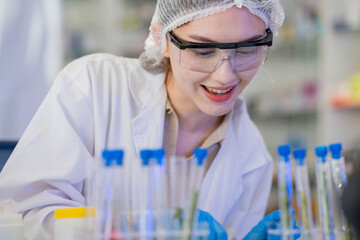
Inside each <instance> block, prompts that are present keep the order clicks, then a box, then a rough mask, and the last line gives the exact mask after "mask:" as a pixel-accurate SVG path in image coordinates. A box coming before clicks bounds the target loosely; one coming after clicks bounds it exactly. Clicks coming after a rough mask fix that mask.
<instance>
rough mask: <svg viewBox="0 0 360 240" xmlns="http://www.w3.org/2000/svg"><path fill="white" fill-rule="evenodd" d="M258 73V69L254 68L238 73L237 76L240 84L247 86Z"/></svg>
mask: <svg viewBox="0 0 360 240" xmlns="http://www.w3.org/2000/svg"><path fill="white" fill-rule="evenodd" d="M258 71H259V68H255V69H253V70H250V71H246V72H241V73H238V74H237V76H238V78H239V79H240V80H241V81H242V82H244V85H245V86H247V85H248V84H249V83H250V82H251V80H252V79H253V78H254V76H255V74H256V73H257V72H258Z"/></svg>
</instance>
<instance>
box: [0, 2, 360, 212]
mask: <svg viewBox="0 0 360 240" xmlns="http://www.w3.org/2000/svg"><path fill="white" fill-rule="evenodd" d="M281 2H282V4H283V6H284V8H285V13H286V19H285V22H284V24H283V27H282V28H281V30H280V32H279V35H278V36H277V38H276V39H275V44H274V47H273V49H272V51H271V54H270V56H269V57H268V60H267V62H266V64H265V65H264V66H263V67H262V69H261V70H260V72H259V74H258V75H257V76H256V77H255V79H254V80H253V81H252V83H251V84H250V85H249V87H248V88H247V89H246V90H245V92H244V93H243V97H244V98H245V99H246V100H247V103H248V110H249V113H250V115H251V117H252V119H253V120H254V122H255V123H256V124H257V126H258V128H259V129H260V131H261V133H262V134H263V137H264V140H265V142H266V144H267V147H268V149H269V151H270V154H271V155H272V156H273V158H274V159H276V158H277V146H279V145H282V144H290V145H291V147H292V148H293V149H297V148H306V149H307V150H308V155H307V160H308V165H309V166H310V178H311V182H312V183H313V184H312V186H315V184H314V178H315V177H314V172H313V168H314V158H315V157H314V151H313V149H314V147H315V146H317V145H329V144H330V143H334V142H341V143H342V144H343V147H344V155H345V160H346V164H347V173H348V174H349V175H351V173H352V172H353V171H354V169H355V168H356V166H357V164H358V161H359V159H360V158H359V155H360V150H359V149H360V130H358V129H359V128H358V127H359V125H360V1H359V0H346V1H336V0H328V1H325V0H321V1H312V0H286V1H285V0H283V1H281ZM155 3H156V1H155V0H101V1H100V0H0V114H1V118H0V141H2V142H16V141H17V140H18V139H19V138H20V136H21V135H22V133H23V131H24V130H25V128H26V126H27V124H28V123H29V122H30V120H31V118H32V116H33V115H34V113H35V112H36V109H37V108H38V107H39V105H40V104H41V101H42V100H43V98H44V97H45V95H46V93H47V91H48V90H49V88H50V86H51V84H52V82H53V80H54V78H55V76H56V74H57V73H58V72H59V71H60V70H61V69H62V68H63V67H64V66H65V65H66V64H67V63H69V62H70V61H72V60H73V59H76V58H78V57H81V56H83V55H86V54H91V53H95V52H108V53H112V54H115V55H121V56H126V57H138V56H139V54H140V53H141V52H142V50H143V46H144V40H145V38H146V37H147V35H148V29H149V24H150V21H151V17H152V15H153V11H154V9H155ZM1 168H2V166H0V170H1ZM313 190H314V194H313V195H314V196H315V195H316V194H315V189H313ZM313 202H314V211H317V210H316V209H317V206H316V202H317V201H316V199H315V198H314V201H313ZM277 208H278V202H277V191H276V171H275V173H274V184H273V189H272V193H271V196H270V199H269V204H268V211H271V210H274V209H277Z"/></svg>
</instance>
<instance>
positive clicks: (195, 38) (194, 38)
mask: <svg viewBox="0 0 360 240" xmlns="http://www.w3.org/2000/svg"><path fill="white" fill-rule="evenodd" d="M188 37H189V38H191V39H193V40H197V41H201V42H204V43H219V42H218V41H214V40H211V39H209V38H206V37H203V36H200V35H197V34H191V35H189V36H188ZM262 37H264V35H255V36H252V37H250V38H248V39H245V40H243V41H241V42H250V41H255V40H259V39H261V38H262Z"/></svg>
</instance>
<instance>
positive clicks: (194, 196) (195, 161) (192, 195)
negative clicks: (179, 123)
mask: <svg viewBox="0 0 360 240" xmlns="http://www.w3.org/2000/svg"><path fill="white" fill-rule="evenodd" d="M194 156H195V158H192V159H191V167H190V176H189V185H188V194H187V195H188V196H189V198H188V199H187V206H186V211H185V226H184V230H185V232H186V233H188V237H187V238H188V239H190V238H191V235H190V234H191V232H192V231H193V229H194V228H195V229H197V226H194V224H196V221H194V219H195V218H196V209H197V202H198V197H199V191H200V185H201V182H202V180H203V177H204V159H205V158H206V156H207V150H206V149H200V148H196V149H195V150H194Z"/></svg>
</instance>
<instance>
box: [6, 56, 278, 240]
mask: <svg viewBox="0 0 360 240" xmlns="http://www.w3.org/2000/svg"><path fill="white" fill-rule="evenodd" d="M164 79H165V74H157V75H154V74H151V73H149V72H147V71H145V70H144V69H142V68H141V66H140V65H139V61H138V60H135V59H126V58H122V57H115V56H111V55H106V54H96V55H90V56H86V57H83V58H81V59H78V60H76V61H74V62H73V63H71V64H69V65H68V66H67V67H66V68H65V69H64V70H63V71H62V72H61V73H60V74H59V75H58V77H57V79H56V80H55V83H54V85H53V87H52V88H51V90H50V92H49V94H48V95H47V97H46V98H45V100H44V102H43V103H42V105H41V106H40V108H39V110H38V112H37V113H36V115H35V117H34V118H33V120H32V121H31V123H30V125H29V126H28V128H27V130H26V131H25V134H24V135H23V137H22V138H21V140H20V142H19V144H18V146H17V148H16V149H15V151H14V153H13V154H12V156H11V158H10V159H9V161H8V163H7V164H6V165H5V167H4V170H3V172H2V173H1V174H0V189H1V191H0V200H1V199H3V198H7V197H13V198H14V199H15V200H16V201H17V203H18V208H19V211H21V212H22V213H23V214H24V222H25V224H26V228H25V231H26V236H27V237H28V238H29V239H36V240H39V239H50V232H51V225H52V224H50V223H51V221H52V218H53V215H52V212H53V210H54V209H56V208H61V207H76V206H81V205H83V204H84V203H85V198H84V196H83V195H82V192H83V187H84V179H85V178H86V170H85V166H89V165H92V164H93V162H94V158H95V159H96V157H98V156H101V152H102V151H103V149H105V148H123V149H125V151H126V153H127V156H128V157H127V160H128V161H130V162H131V164H129V165H131V166H133V167H132V168H131V171H132V177H133V179H135V180H136V178H137V177H138V175H136V174H134V172H136V171H137V170H138V166H139V165H138V164H135V162H137V161H135V160H134V159H133V158H131V159H130V157H129V156H130V155H132V154H131V153H138V152H139V151H140V150H141V149H145V148H160V147H162V143H163V127H164V118H165V117H164V115H165V103H166V98H167V93H166V88H165V85H164ZM271 177H272V160H271V157H270V155H269V154H268V152H267V150H266V148H265V145H264V142H263V140H262V138H261V136H260V134H259V132H258V130H257V128H256V127H255V125H254V124H253V123H252V121H251V120H250V118H249V116H248V114H247V111H246V107H245V103H244V100H243V99H241V98H239V99H238V100H237V102H236V103H235V107H234V112H233V116H232V120H231V123H230V126H229V129H228V131H227V133H226V138H225V140H224V141H223V142H222V144H221V148H220V151H219V153H218V154H217V156H216V158H215V159H214V161H213V163H212V165H211V167H210V169H209V170H208V172H207V174H206V176H205V178H204V181H203V184H202V188H201V191H202V192H201V195H200V198H199V206H200V209H202V210H205V211H207V212H209V213H210V214H211V215H212V216H213V217H214V218H215V219H216V220H217V221H219V222H220V223H221V224H223V226H224V227H225V228H226V229H233V230H236V236H237V237H236V238H237V239H241V238H242V237H243V236H244V235H246V233H247V232H248V231H249V230H250V229H251V227H252V226H254V225H256V224H257V223H258V221H259V220H261V219H262V217H263V215H264V212H265V208H266V204H267V198H268V194H269V191H270V185H271Z"/></svg>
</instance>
